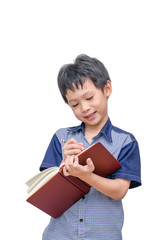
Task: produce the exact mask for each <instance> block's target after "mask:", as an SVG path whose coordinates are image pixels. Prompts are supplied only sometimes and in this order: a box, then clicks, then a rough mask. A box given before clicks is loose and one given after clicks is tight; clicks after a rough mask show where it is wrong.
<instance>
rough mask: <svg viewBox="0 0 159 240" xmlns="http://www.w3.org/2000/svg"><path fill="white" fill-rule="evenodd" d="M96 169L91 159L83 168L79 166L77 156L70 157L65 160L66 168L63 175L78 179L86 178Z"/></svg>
mask: <svg viewBox="0 0 159 240" xmlns="http://www.w3.org/2000/svg"><path fill="white" fill-rule="evenodd" d="M94 169H95V167H94V164H93V162H92V160H91V159H90V158H88V159H87V161H86V165H85V166H82V165H80V164H79V161H78V157H77V156H71V157H68V158H67V159H66V160H65V166H64V167H63V174H64V175H65V176H69V175H71V176H74V177H78V178H81V179H83V178H85V177H86V176H88V175H90V174H91V173H92V172H93V171H94Z"/></svg>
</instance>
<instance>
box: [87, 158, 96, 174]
mask: <svg viewBox="0 0 159 240" xmlns="http://www.w3.org/2000/svg"><path fill="white" fill-rule="evenodd" d="M86 163H87V165H88V168H90V169H91V170H92V171H94V169H95V166H94V164H93V162H92V160H91V159H90V158H87V160H86Z"/></svg>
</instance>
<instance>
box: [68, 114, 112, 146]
mask: <svg viewBox="0 0 159 240" xmlns="http://www.w3.org/2000/svg"><path fill="white" fill-rule="evenodd" d="M111 129H112V123H111V121H110V118H108V120H107V122H106V124H105V125H104V127H103V128H102V129H101V131H100V133H102V134H103V135H104V136H105V138H106V139H107V140H108V141H109V142H112V137H111ZM67 130H68V131H70V132H77V131H80V130H81V131H82V132H83V134H84V123H83V122H82V123H81V124H80V125H79V126H76V127H70V128H68V129H67ZM100 133H99V134H100Z"/></svg>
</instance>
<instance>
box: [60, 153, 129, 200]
mask: <svg viewBox="0 0 159 240" xmlns="http://www.w3.org/2000/svg"><path fill="white" fill-rule="evenodd" d="M93 171H94V165H93V162H92V161H91V159H89V158H88V159H87V165H85V166H82V165H80V164H79V163H78V157H74V156H72V157H69V158H67V159H66V161H65V167H64V169H63V172H64V175H65V176H69V175H72V176H75V177H78V178H80V179H81V180H83V181H85V182H87V183H88V184H89V185H90V186H92V187H94V188H95V189H96V190H98V191H99V192H101V193H103V194H105V195H107V196H108V197H111V198H113V199H115V200H118V201H119V200H121V199H123V198H124V196H125V195H126V193H127V191H128V189H129V186H130V182H131V181H129V180H126V179H121V178H116V179H107V178H104V177H100V176H98V175H96V174H94V173H93Z"/></svg>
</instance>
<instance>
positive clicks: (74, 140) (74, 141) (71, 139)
mask: <svg viewBox="0 0 159 240" xmlns="http://www.w3.org/2000/svg"><path fill="white" fill-rule="evenodd" d="M66 143H67V144H70V143H78V142H77V141H76V139H74V138H70V139H69V140H68V141H67V142H66Z"/></svg>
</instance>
